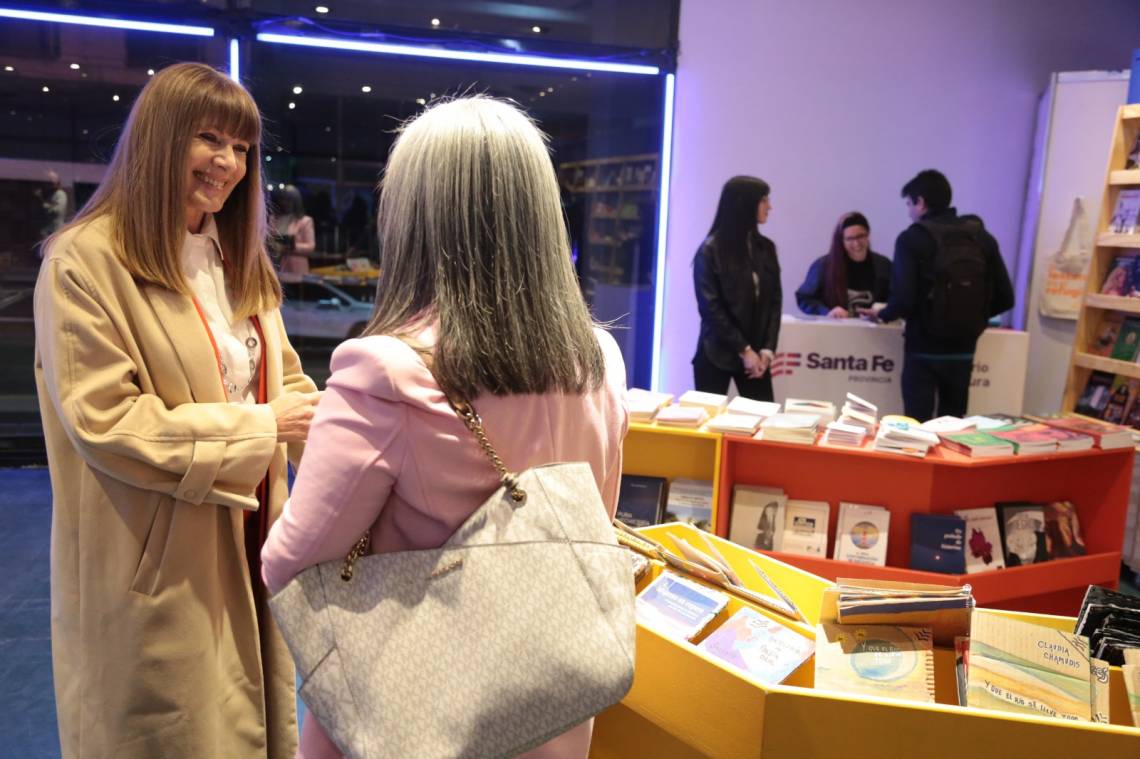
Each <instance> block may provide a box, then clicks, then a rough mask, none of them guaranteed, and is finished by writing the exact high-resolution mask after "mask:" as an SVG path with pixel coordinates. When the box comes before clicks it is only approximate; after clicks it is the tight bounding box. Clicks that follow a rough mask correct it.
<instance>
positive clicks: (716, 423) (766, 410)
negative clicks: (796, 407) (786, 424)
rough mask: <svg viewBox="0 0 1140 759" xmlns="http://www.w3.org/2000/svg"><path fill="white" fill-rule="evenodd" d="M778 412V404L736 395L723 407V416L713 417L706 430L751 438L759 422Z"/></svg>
mask: <svg viewBox="0 0 1140 759" xmlns="http://www.w3.org/2000/svg"><path fill="white" fill-rule="evenodd" d="M779 411H780V404H779V403H770V402H768V401H754V400H752V399H750V398H744V397H743V396H739V395H738V396H736V397H735V398H733V399H732V400H731V401H730V402H729V404H728V405H727V406H726V407H725V409H724V413H723V414H720V415H719V416H716V417H713V419H712V421H710V422H709V423H708V425H707V426H706V429H708V430H709V431H711V432H721V433H724V434H726V435H747V436H752V435H754V434H755V433H756V430H758V429H759V428H760V423H761V422H763V421H764V420H765V419H767V418H768V417H770V416H772V415H773V414H777V413H779Z"/></svg>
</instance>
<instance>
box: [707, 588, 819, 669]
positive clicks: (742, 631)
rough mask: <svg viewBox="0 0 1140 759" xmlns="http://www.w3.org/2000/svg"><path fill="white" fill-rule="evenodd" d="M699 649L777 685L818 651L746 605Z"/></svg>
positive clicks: (811, 642)
mask: <svg viewBox="0 0 1140 759" xmlns="http://www.w3.org/2000/svg"><path fill="white" fill-rule="evenodd" d="M697 648H699V649H701V650H702V651H705V652H707V653H709V654H712V655H713V656H715V657H716V658H718V659H720V660H721V661H723V662H726V663H727V664H730V665H732V666H733V667H735V668H736V669H738V670H740V671H741V672H745V673H747V674H748V675H750V676H751V677H753V678H755V679H756V680H759V681H760V682H761V683H764V684H765V685H776V684H778V683H782V682H783V681H784V680H786V679H787V678H788V675H790V674H792V673H793V672H795V671H796V669H798V668H799V666H800V665H801V664H803V663H804V662H805V661H807V660H808V658H809V657H810V656H811V655H812V652H813V651H814V650H815V642H814V641H812V640H811V639H810V638H807V637H805V636H803V635H801V634H800V633H798V632H796V631H795V630H793V629H791V628H790V627H785V626H784V625H782V624H780V623H779V622H777V621H775V620H774V619H769V618H768V617H766V616H764V615H763V614H761V613H760V612H758V611H755V610H753V609H750V608H748V607H744V608H742V609H740V610H739V611H738V612H736V613H735V614H733V615H732V616H731V617H730V618H729V619H728V621H727V622H725V623H724V624H723V625H721V626H720V627H718V628H717V629H716V630H714V631H713V632H712V633H711V634H710V635H709V636H708V637H707V638H705V639H704V640H703V641H701V643H700V645H698V646H697Z"/></svg>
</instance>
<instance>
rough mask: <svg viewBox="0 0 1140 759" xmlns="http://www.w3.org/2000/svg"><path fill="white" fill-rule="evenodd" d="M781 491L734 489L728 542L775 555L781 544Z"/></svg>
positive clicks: (757, 487)
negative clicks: (774, 552) (772, 552)
mask: <svg viewBox="0 0 1140 759" xmlns="http://www.w3.org/2000/svg"><path fill="white" fill-rule="evenodd" d="M787 502H788V496H787V495H785V494H784V491H783V490H780V489H779V488H773V487H765V486H762V485H737V486H735V487H734V488H733V489H732V519H731V522H730V524H729V528H728V539H729V540H731V541H732V542H733V543H736V544H737V545H742V546H745V547H747V548H756V549H760V550H764V551H779V550H780V549H781V546H782V544H783V537H784V535H783V533H784V508H785V505H786V504H787Z"/></svg>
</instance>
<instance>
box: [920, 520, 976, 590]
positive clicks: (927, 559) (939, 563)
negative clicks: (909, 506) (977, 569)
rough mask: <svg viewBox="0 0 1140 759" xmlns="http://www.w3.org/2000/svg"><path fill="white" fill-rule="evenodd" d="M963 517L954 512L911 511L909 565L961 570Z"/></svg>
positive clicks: (963, 567) (932, 569)
mask: <svg viewBox="0 0 1140 759" xmlns="http://www.w3.org/2000/svg"><path fill="white" fill-rule="evenodd" d="M965 540H966V520H965V519H962V517H960V516H955V515H954V514H912V515H911V518H910V568H911V569H920V570H923V571H926V572H943V573H945V574H952V575H954V574H965V572H966V554H965V552H964V551H963V547H964V545H965Z"/></svg>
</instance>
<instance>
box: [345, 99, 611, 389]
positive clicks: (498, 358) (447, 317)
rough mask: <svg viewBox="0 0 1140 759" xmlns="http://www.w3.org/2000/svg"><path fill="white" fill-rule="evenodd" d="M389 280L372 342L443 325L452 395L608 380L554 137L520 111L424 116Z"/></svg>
mask: <svg viewBox="0 0 1140 759" xmlns="http://www.w3.org/2000/svg"><path fill="white" fill-rule="evenodd" d="M381 186H382V192H381V196H380V210H379V224H378V226H379V233H380V251H381V253H380V272H381V273H380V283H379V287H378V289H377V294H376V309H375V311H374V312H373V315H372V320H371V321H370V322H369V324H368V327H367V328H366V329H365V330H364V334H365V335H378V334H385V335H395V336H397V337H403V338H409V337H411V336H412V335H413V334H414V333H415V332H416V331H417V329H418V328H419V327H421V326H422V325H424V324H427V323H429V322H430V321H432V320H437V321H438V333H437V340H436V344H435V347H434V349H432V350H431V356H430V357H429V359H430V361H431V366H432V371H433V372H434V374H435V377H436V380H437V381H438V382H439V384H440V386H441V387H442V388H443V390H444V391H445V392H447V393H448V394H449V395H450V396H452V397H453V398H458V399H467V400H469V399H472V398H474V397H476V396H478V395H479V394H480V393H481V392H490V393H493V394H494V395H509V394H516V393H519V394H521V393H546V392H553V391H561V392H567V393H582V392H584V391H585V390H586V389H593V388H596V387H598V386H599V385H600V384H601V382H602V378H603V375H604V371H605V367H604V359H603V357H602V350H601V346H600V345H599V344H598V340H597V337H596V336H595V335H594V331H593V327H594V325H593V322H592V321H591V319H590V315H589V312H588V311H587V309H586V303H585V301H584V300H583V298H582V293H581V291H580V290H579V289H578V284H577V280H576V278H575V275H574V269H573V266H572V265H571V261H570V241H569V237H568V235H567V232H566V225H565V221H564V218H563V215H562V206H561V202H560V200H559V194H558V183H557V181H556V179H555V176H554V167H553V165H552V164H551V162H550V155H549V153H548V152H547V146H546V142H545V138H544V136H543V135H542V133H541V132H540V131H539V130H538V128H537V127H536V126H535V125H534V123H533V122H532V121H531V120H530V118H529V117H528V116H527V115H526V114H524V113H523V112H522V111H521V110H519V109H518V108H516V107H515V106H513V105H511V104H509V103H506V102H503V101H500V100H495V99H493V98H489V97H483V96H476V97H465V98H461V99H457V100H452V101H449V102H446V103H441V104H439V105H435V106H433V107H431V108H429V109H427V110H426V111H425V112H424V113H423V114H421V115H420V116H419V117H418V118H416V119H414V120H413V121H411V122H409V123H407V124H406V125H405V126H404V127H403V130H402V132H401V134H400V136H399V137H398V139H397V140H396V143H395V144H394V145H393V147H392V152H391V155H390V156H389V158H388V165H387V167H386V168H385V171H384V178H383V181H382V185H381Z"/></svg>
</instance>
